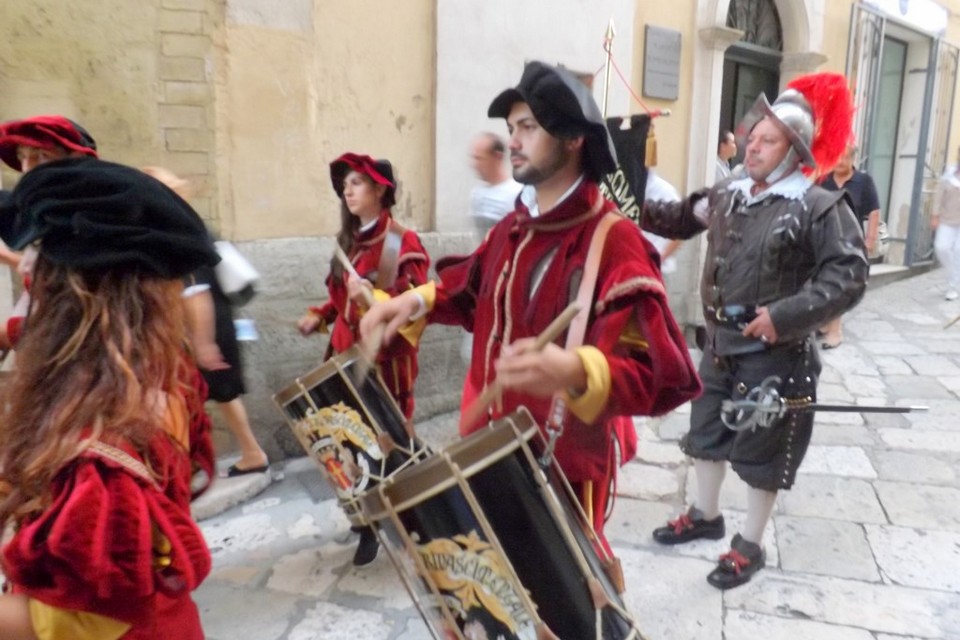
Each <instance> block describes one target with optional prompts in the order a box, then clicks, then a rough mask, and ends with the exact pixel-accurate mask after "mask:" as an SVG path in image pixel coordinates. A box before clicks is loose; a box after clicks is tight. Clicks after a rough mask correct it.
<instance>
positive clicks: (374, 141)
mask: <svg viewBox="0 0 960 640" xmlns="http://www.w3.org/2000/svg"><path fill="white" fill-rule="evenodd" d="M226 7H227V10H226V21H225V26H224V30H223V33H222V34H221V38H222V44H221V47H220V49H219V51H218V65H217V66H218V72H217V77H216V95H217V134H218V136H217V139H218V147H217V153H218V158H219V160H220V163H219V169H220V171H219V181H220V189H221V194H222V198H223V200H222V202H223V205H224V207H223V209H224V211H225V213H226V217H225V219H224V221H223V232H224V235H226V236H227V237H230V238H234V239H240V240H247V239H252V238H276V237H288V236H313V235H323V236H328V235H331V234H333V233H335V232H336V230H337V228H338V226H339V217H338V216H339V214H338V205H337V202H336V196H335V195H334V193H333V190H332V188H331V186H330V179H329V173H328V169H327V165H328V163H329V162H330V161H331V160H333V159H334V158H335V157H337V156H338V155H340V154H341V153H343V152H344V151H356V152H361V153H369V154H371V155H374V156H377V157H386V158H389V159H390V160H391V161H392V162H393V163H394V166H395V169H396V174H397V178H398V180H399V185H400V187H399V193H398V204H397V207H396V209H395V214H396V215H397V217H398V218H399V219H400V220H401V221H402V222H403V223H404V224H407V225H408V226H411V227H413V228H416V229H419V230H425V229H428V228H430V226H431V218H432V201H433V151H432V147H433V118H434V92H433V77H434V73H433V70H434V3H433V2H431V1H429V0H416V1H411V2H403V3H398V2H389V1H387V0H376V1H374V2H368V3H365V4H364V5H363V10H362V11H359V10H358V6H357V5H356V4H354V3H347V2H343V1H340V0H335V1H325V2H321V1H320V0H316V1H315V2H314V1H313V0H290V1H289V2H285V3H270V2H265V1H263V0H227V3H226Z"/></svg>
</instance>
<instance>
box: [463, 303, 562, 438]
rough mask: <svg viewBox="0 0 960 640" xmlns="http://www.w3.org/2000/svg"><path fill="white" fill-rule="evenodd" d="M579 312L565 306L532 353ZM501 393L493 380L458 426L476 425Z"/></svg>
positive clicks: (545, 344) (466, 411) (497, 383)
mask: <svg viewBox="0 0 960 640" xmlns="http://www.w3.org/2000/svg"><path fill="white" fill-rule="evenodd" d="M579 312H580V307H579V306H577V304H576V303H575V302H571V303H570V304H569V305H567V308H566V309H564V310H563V312H562V313H561V314H560V315H559V316H557V317H556V318H554V319H553V322H551V323H550V324H549V325H547V328H546V329H544V330H543V332H542V333H541V334H540V335H538V336H537V339H536V340H535V341H534V343H533V349H534V351H540V350H542V349H543V348H544V347H545V346H547V345H548V344H550V343H551V342H553V341H554V340H556V339H557V337H558V336H559V335H560V334H561V333H563V331H564V329H566V328H567V327H568V326H569V325H570V323H571V322H573V319H574V318H575V317H576V315H577V314H578V313H579ZM502 392H503V385H502V384H500V381H499V380H494V381H493V384H491V385H490V386H489V387H487V388H486V389H484V390H483V393H481V394H480V395H479V396H478V397H477V399H476V400H474V401H473V403H472V404H471V405H470V406H469V407H467V408H466V409H464V411H463V416H462V417H461V418H460V424H465V425H472V424H474V423H476V422H477V421H478V420H479V419H480V418H481V417H482V416H483V413H484V411H486V410H487V407H489V406H490V403H492V402H493V401H494V400H496V399H497V398H498V397H499V396H500V394H501V393H502Z"/></svg>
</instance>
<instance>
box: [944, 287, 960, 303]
mask: <svg viewBox="0 0 960 640" xmlns="http://www.w3.org/2000/svg"><path fill="white" fill-rule="evenodd" d="M943 297H944V299H945V300H956V299H957V298H960V293H957V290H956V289H950V290H949V291H947V295H945V296H943Z"/></svg>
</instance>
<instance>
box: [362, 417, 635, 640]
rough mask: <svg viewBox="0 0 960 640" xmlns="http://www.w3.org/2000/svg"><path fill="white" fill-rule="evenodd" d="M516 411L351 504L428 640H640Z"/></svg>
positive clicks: (560, 480) (534, 430)
mask: <svg viewBox="0 0 960 640" xmlns="http://www.w3.org/2000/svg"><path fill="white" fill-rule="evenodd" d="M543 448H544V444H543V439H542V438H541V436H540V431H539V429H538V427H537V425H536V423H535V422H534V421H533V419H532V418H531V417H530V414H529V413H527V411H526V410H525V409H521V410H520V411H518V412H516V413H514V414H512V415H511V416H508V417H507V418H504V419H503V420H500V421H498V422H496V423H494V424H492V425H490V426H488V427H487V428H485V429H482V430H480V431H478V432H476V433H474V434H472V435H470V436H469V437H467V438H465V439H463V440H461V441H460V442H458V443H456V444H454V445H452V446H450V447H448V448H446V449H444V450H443V451H441V452H439V453H437V454H436V455H433V456H431V457H430V458H427V459H426V460H424V461H421V462H419V463H418V464H416V465H414V466H412V467H410V468H409V469H406V470H404V471H402V472H400V473H398V474H396V475H394V476H392V477H390V478H389V479H388V480H386V481H385V482H383V483H381V484H379V485H378V486H377V487H375V488H374V489H372V490H370V491H368V492H366V493H365V494H364V495H363V496H361V497H360V506H361V508H362V510H363V512H364V516H365V518H366V520H367V522H369V523H371V524H372V525H373V526H374V528H375V529H376V530H377V534H378V535H379V537H380V542H381V543H382V544H383V546H384V547H385V548H386V549H387V550H388V552H389V554H390V557H391V559H392V560H393V562H394V565H395V566H396V567H397V570H398V571H399V572H400V575H401V578H402V579H403V582H404V584H405V585H406V587H407V590H408V591H409V592H410V595H411V597H412V598H413V600H414V603H415V604H416V605H417V608H418V609H419V610H420V614H421V615H422V616H423V618H424V620H425V621H426V623H427V625H428V626H429V627H430V630H431V632H432V633H433V635H434V637H435V638H440V639H442V640H450V639H453V638H457V639H460V640H464V639H473V638H498V639H499V638H503V639H504V640H534V639H536V640H547V639H559V640H587V639H596V640H628V639H640V638H642V637H643V636H642V635H641V633H640V631H639V630H638V629H637V627H636V625H635V623H634V622H633V620H632V618H631V617H630V615H629V614H628V613H627V612H626V610H625V607H624V605H623V602H622V601H621V599H620V597H619V596H618V595H617V593H616V590H615V589H614V587H613V584H612V583H611V581H610V580H609V579H608V577H607V575H606V574H605V572H604V570H603V564H604V562H603V560H601V558H600V556H598V552H601V553H602V550H601V547H600V545H599V543H598V541H597V539H596V534H595V533H594V532H593V529H592V528H591V527H590V526H589V525H588V524H586V522H587V520H586V517H585V516H584V515H583V511H582V510H581V509H580V508H579V505H578V504H577V503H576V500H575V498H574V497H573V494H572V491H571V490H570V487H569V484H568V483H567V482H566V480H565V478H564V477H563V475H562V473H561V472H560V470H559V468H558V467H557V466H556V464H555V463H553V462H550V463H548V464H547V465H546V467H545V468H544V467H542V466H541V462H540V461H539V460H538V459H537V457H536V456H537V455H540V453H541V452H542V451H543Z"/></svg>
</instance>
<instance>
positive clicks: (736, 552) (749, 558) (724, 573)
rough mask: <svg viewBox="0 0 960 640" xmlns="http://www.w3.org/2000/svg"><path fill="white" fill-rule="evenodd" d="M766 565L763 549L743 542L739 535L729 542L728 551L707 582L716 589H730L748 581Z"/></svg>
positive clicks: (754, 544) (765, 553) (765, 555)
mask: <svg viewBox="0 0 960 640" xmlns="http://www.w3.org/2000/svg"><path fill="white" fill-rule="evenodd" d="M766 564H767V552H766V551H764V550H763V547H761V546H760V545H758V544H756V543H754V542H748V541H746V540H744V539H743V538H742V537H741V536H740V534H739V533H738V534H737V535H735V536H733V540H731V541H730V551H728V552H727V553H725V554H723V555H722V556H720V562H719V564H717V568H716V569H714V570H713V571H711V572H710V575H708V576H707V582H709V583H710V584H712V585H713V586H715V587H716V588H717V589H732V588H733V587H739V586H740V585H742V584H745V583H747V582H749V581H750V578H752V577H753V574H755V573H756V572H757V571H760V569H763V567H764V566H766Z"/></svg>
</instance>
